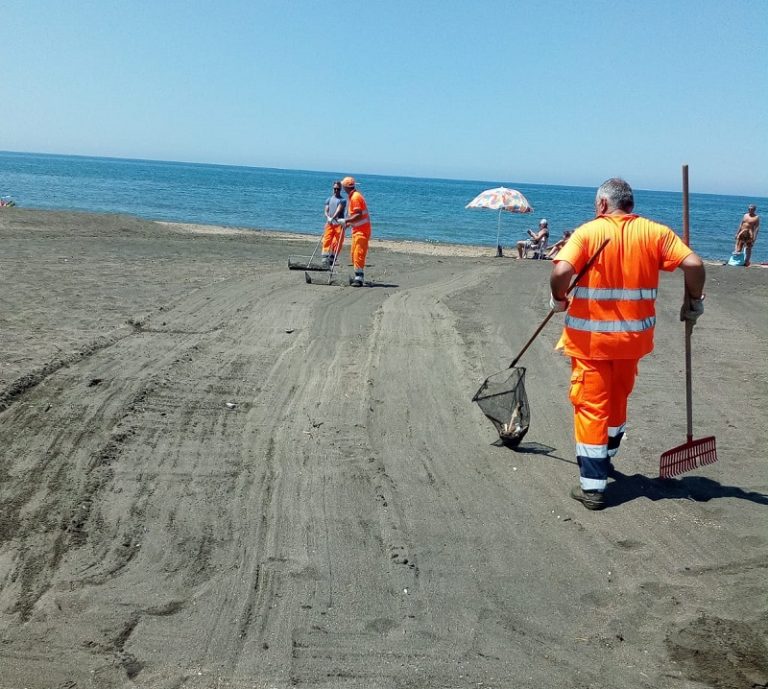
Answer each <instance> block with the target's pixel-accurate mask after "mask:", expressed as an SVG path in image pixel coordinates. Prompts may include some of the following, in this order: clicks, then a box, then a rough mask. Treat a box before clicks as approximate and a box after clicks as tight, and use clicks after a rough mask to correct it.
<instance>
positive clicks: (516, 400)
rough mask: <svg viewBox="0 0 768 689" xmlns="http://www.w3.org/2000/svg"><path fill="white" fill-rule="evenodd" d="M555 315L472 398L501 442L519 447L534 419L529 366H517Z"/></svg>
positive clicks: (588, 266) (571, 286) (578, 278)
mask: <svg viewBox="0 0 768 689" xmlns="http://www.w3.org/2000/svg"><path fill="white" fill-rule="evenodd" d="M609 241H611V240H610V239H606V240H605V241H603V243H602V244H601V245H600V246H599V247H598V249H597V251H595V253H594V255H593V256H592V257H591V258H590V259H589V260H588V261H587V263H586V264H585V266H584V267H583V268H582V269H581V270H580V271H579V272H578V274H577V275H576V277H575V278H574V279H573V281H572V282H571V285H570V287H568V291H567V292H566V296H567V295H568V294H570V293H571V290H573V288H574V287H576V285H577V283H578V282H579V280H581V278H582V277H583V276H584V273H586V272H587V271H588V270H589V269H590V267H591V266H592V264H593V263H594V262H595V259H597V257H598V256H599V255H600V252H601V251H602V250H603V249H604V248H605V245H606V244H608V242H609ZM554 315H555V310H554V309H550V311H549V313H548V314H547V317H546V318H545V319H544V320H543V321H542V322H541V325H539V327H538V328H536V332H534V333H533V335H532V336H531V339H530V340H528V342H526V343H525V345H524V346H523V348H522V349H521V350H520V353H519V354H518V355H517V356H516V357H515V358H514V359H513V361H512V363H511V364H510V365H509V367H508V368H506V369H504V370H503V371H499V372H498V373H494V374H493V375H491V376H488V378H486V379H485V381H484V382H483V384H482V385H481V386H480V388H479V389H478V391H477V392H476V393H475V395H474V397H473V398H472V401H473V402H477V406H479V407H480V411H482V412H483V414H485V415H486V416H487V417H488V418H489V419H490V420H491V422H492V423H493V425H494V426H495V427H496V432H497V433H498V434H499V438H500V439H501V442H502V443H504V445H506V446H507V447H517V446H518V445H519V444H520V442H521V441H522V439H523V438H524V437H525V434H526V433H527V432H528V427H529V425H530V421H531V410H530V407H529V406H528V395H526V393H525V368H523V367H522V366H516V364H517V362H518V361H520V358H521V357H522V356H523V354H525V352H526V350H527V349H528V347H530V346H531V343H532V342H533V341H534V340H535V339H536V338H537V337H538V335H539V333H540V332H541V331H542V330H543V329H544V326H545V325H546V324H547V323H549V319H550V318H552V316H554Z"/></svg>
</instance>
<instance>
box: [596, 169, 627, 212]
mask: <svg viewBox="0 0 768 689" xmlns="http://www.w3.org/2000/svg"><path fill="white" fill-rule="evenodd" d="M600 199H605V200H606V201H608V210H609V211H615V210H622V211H626V212H627V213H630V212H631V211H632V209H633V208H634V207H635V197H634V195H633V194H632V187H630V186H629V184H627V183H626V182H625V181H624V180H623V179H620V178H619V177H611V179H607V180H605V182H603V183H602V184H601V185H600V187H599V188H598V190H597V195H596V196H595V200H596V201H599V200H600Z"/></svg>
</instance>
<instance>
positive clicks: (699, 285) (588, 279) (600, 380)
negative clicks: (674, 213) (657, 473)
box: [550, 178, 705, 510]
mask: <svg viewBox="0 0 768 689" xmlns="http://www.w3.org/2000/svg"><path fill="white" fill-rule="evenodd" d="M634 206H635V201H634V196H633V194H632V188H631V187H630V186H629V184H627V183H626V182H625V181H624V180H622V179H617V178H614V179H609V180H608V181H606V182H603V184H602V185H601V186H600V188H599V189H598V190H597V195H596V197H595V216H596V217H595V219H594V220H592V221H590V222H588V223H585V224H584V225H582V226H581V227H579V228H577V229H576V231H575V232H574V233H573V235H572V236H571V238H570V240H569V241H568V243H567V244H566V245H565V246H564V247H563V248H562V249H561V250H560V252H559V253H558V254H557V256H555V258H554V261H555V266H554V268H553V269H552V275H551V276H550V288H551V290H552V294H551V298H550V306H551V307H552V308H553V309H554V310H555V311H566V314H565V327H564V329H563V334H562V336H561V338H560V342H558V345H557V347H558V349H560V348H562V349H563V350H564V352H565V354H567V355H568V356H570V357H571V386H570V391H569V397H570V400H571V403H572V404H573V411H574V431H575V436H576V459H577V461H578V464H579V474H580V482H579V485H578V486H576V487H574V488H573V489H572V490H571V497H572V498H574V499H575V500H578V501H579V502H581V503H582V504H583V505H584V506H585V507H586V508H587V509H590V510H599V509H602V508H603V507H605V489H606V485H607V483H608V473H609V471H610V470H611V469H612V466H611V460H612V459H613V457H615V455H616V453H617V452H618V449H619V444H620V443H621V439H622V437H623V435H624V430H625V427H626V421H627V399H628V397H629V394H630V393H631V392H632V387H633V386H634V382H635V376H636V375H637V365H638V361H639V360H640V359H641V358H642V357H644V356H645V355H646V354H648V353H649V352H651V351H652V350H653V331H654V326H655V324H656V310H655V301H656V293H657V290H658V286H659V271H660V270H665V271H673V270H675V269H676V268H681V269H682V271H683V277H684V282H685V293H686V294H685V298H684V300H683V306H682V308H681V310H680V320H683V321H684V320H690V321H693V322H695V321H696V319H697V318H698V317H699V316H700V315H701V314H702V313H704V302H703V299H704V293H703V289H704V280H705V272H704V266H703V264H702V262H701V259H700V258H699V257H698V256H697V255H696V254H695V253H693V251H691V250H690V249H689V248H688V247H687V246H686V245H685V244H684V243H683V241H682V240H681V239H680V238H679V237H678V236H677V235H676V234H675V233H674V232H673V231H672V230H671V229H670V228H669V227H666V226H665V225H660V224H658V223H655V222H652V221H651V220H647V219H645V218H641V217H640V216H638V215H635V214H633V213H632V210H633V208H634ZM605 239H609V240H610V242H609V243H608V244H607V245H606V247H605V248H604V249H603V251H602V253H601V254H600V255H599V256H598V258H597V260H596V261H595V262H594V264H593V265H592V267H591V268H590V269H589V270H588V271H587V272H586V273H585V275H584V277H583V278H582V279H581V280H580V282H579V284H578V285H577V286H576V287H575V288H574V290H573V292H572V293H571V299H570V301H568V300H566V291H567V290H568V287H569V285H570V283H571V280H572V279H573V276H574V274H575V273H577V272H578V271H579V270H581V269H582V268H583V267H584V265H585V264H586V263H587V261H588V260H589V258H590V257H591V256H592V255H594V253H595V252H596V251H597V249H598V247H599V246H600V244H601V243H602V242H603V240H605Z"/></svg>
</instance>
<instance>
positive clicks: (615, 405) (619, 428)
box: [608, 359, 638, 458]
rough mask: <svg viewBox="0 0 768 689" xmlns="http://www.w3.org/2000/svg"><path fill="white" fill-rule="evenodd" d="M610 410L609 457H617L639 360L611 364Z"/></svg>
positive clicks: (619, 360) (625, 360) (616, 361)
mask: <svg viewBox="0 0 768 689" xmlns="http://www.w3.org/2000/svg"><path fill="white" fill-rule="evenodd" d="M611 364H612V368H613V375H612V376H611V395H610V410H609V413H608V457H611V458H613V457H615V456H616V453H617V452H618V451H619V445H621V439H622V438H623V437H624V431H625V430H626V426H627V400H628V399H629V395H630V394H631V392H632V389H633V388H634V386H635V378H636V377H637V364H638V360H637V359H617V360H615V361H613V362H611Z"/></svg>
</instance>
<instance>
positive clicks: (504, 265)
mask: <svg viewBox="0 0 768 689" xmlns="http://www.w3.org/2000/svg"><path fill="white" fill-rule="evenodd" d="M0 236H1V237H2V241H3V249H2V251H1V252H0V281H1V285H0V286H1V287H2V290H1V291H0V295H1V296H0V299H1V300H2V303H1V304H0V307H1V308H0V315H1V316H2V328H0V434H2V436H1V441H2V447H3V451H2V455H1V456H0V689H19V688H20V687H29V688H30V689H43V688H48V687H68V688H69V689H74V688H75V687H77V688H85V687H95V688H102V687H104V688H111V687H146V688H147V689H150V688H151V689H156V688H158V687H162V688H165V687H168V688H170V687H190V688H194V689H198V688H200V689H202V688H208V687H211V688H213V687H216V688H220V687H235V688H245V687H259V688H267V687H277V688H280V689H282V688H283V687H294V686H296V687H317V688H319V687H322V688H324V689H325V688H327V689H331V688H334V689H335V688H337V687H365V688H373V689H376V688H379V687H381V688H392V689H395V688H396V689H402V688H405V687H413V688H414V689H415V688H419V689H432V688H434V689H438V688H442V687H462V688H463V687H484V688H486V689H487V688H489V687H495V688H499V689H501V688H506V687H531V688H534V687H536V688H540V687H579V688H585V689H586V688H587V687H617V688H619V687H626V688H627V689H629V688H630V687H631V688H637V687H647V688H649V689H650V688H651V687H662V686H663V687H673V688H680V689H683V688H684V689H694V688H699V687H708V686H709V687H733V688H741V687H745V688H747V687H753V686H761V685H765V684H766V683H768V651H767V650H766V639H767V638H768V636H767V634H766V632H767V631H768V603H767V602H766V599H765V578H766V569H767V568H768V531H767V530H766V523H767V521H768V520H767V519H766V517H767V515H768V471H767V470H766V451H765V447H766V441H768V432H766V425H765V416H766V412H768V404H766V396H767V393H766V390H768V364H766V362H767V361H768V319H766V318H765V304H766V298H767V297H768V272H767V271H765V270H761V269H759V268H757V267H755V268H750V269H746V270H744V269H735V268H728V267H724V266H708V283H707V288H706V292H707V300H706V312H705V314H704V316H703V317H702V319H701V321H700V324H699V325H697V327H696V329H695V332H694V342H693V357H694V437H701V436H704V435H710V434H715V435H716V436H717V441H718V455H719V457H720V461H719V462H718V463H717V464H714V465H711V466H708V467H705V468H702V469H699V470H696V471H694V472H691V473H689V474H685V475H683V476H681V477H679V478H678V479H672V480H666V481H661V480H658V479H655V478H654V477H655V476H656V475H657V470H658V458H659V455H660V454H661V453H662V452H663V451H665V450H668V449H670V448H671V447H674V446H676V445H679V444H680V443H682V442H684V441H685V393H684V377H683V365H684V359H683V353H682V345H683V338H682V325H681V324H680V322H679V321H678V319H677V313H678V309H679V301H680V296H681V292H682V278H681V276H680V274H679V273H677V274H665V275H663V276H662V278H663V279H662V282H661V285H660V290H659V292H660V296H659V302H658V307H657V309H658V326H657V332H656V343H657V346H656V351H655V352H654V353H653V354H652V355H651V356H649V357H647V358H646V359H644V360H643V362H642V363H641V366H640V377H639V379H638V383H637V386H636V390H635V392H634V394H633V397H632V398H631V401H630V413H629V429H628V436H627V439H626V442H625V444H624V445H623V446H622V452H621V454H620V458H619V459H618V461H617V469H618V471H619V476H618V478H617V480H616V481H615V482H612V483H611V485H610V491H611V492H610V494H609V508H608V509H606V510H605V511H603V512H598V513H592V512H588V511H586V510H585V509H584V508H583V507H582V506H581V505H580V504H578V503H576V502H574V501H573V500H570V499H569V498H568V490H569V488H570V486H571V485H573V484H574V483H575V481H576V477H577V468H576V466H575V460H574V447H573V440H572V429H571V416H570V413H571V412H570V404H569V402H568V399H567V384H568V375H569V364H568V361H567V360H565V359H564V358H562V357H561V356H559V355H558V354H556V353H555V352H554V351H553V346H554V343H555V341H556V340H557V336H558V334H559V323H557V322H554V321H553V322H552V323H550V324H549V325H548V326H547V328H546V329H545V330H544V332H543V333H542V334H541V336H540V337H539V338H538V339H537V340H536V342H535V343H534V344H533V345H532V346H531V348H530V349H529V351H528V352H527V353H526V355H525V357H524V359H523V361H522V362H521V363H522V365H525V366H526V367H527V390H528V394H529V398H530V403H531V408H532V421H531V429H530V431H529V433H528V435H527V436H526V438H525V439H524V441H523V443H522V445H521V446H520V447H519V448H518V449H517V450H516V451H512V450H509V449H506V448H504V447H499V446H498V445H497V444H496V443H495V441H496V436H495V432H494V430H493V427H492V426H491V424H490V423H489V422H488V421H487V420H486V419H485V418H484V417H483V416H482V414H481V413H480V411H479V410H478V409H477V407H476V406H475V405H474V404H472V403H471V402H470V398H471V396H472V394H473V393H474V391H475V390H476V388H477V387H478V385H479V384H480V382H481V381H482V380H483V379H484V378H485V377H486V376H487V375H489V374H490V373H493V372H495V371H497V370H500V369H503V368H504V367H506V366H507V365H508V364H509V362H510V360H511V359H512V358H513V357H514V356H515V354H516V353H517V351H518V350H519V349H520V347H521V346H522V344H523V343H524V342H525V341H526V340H527V339H528V338H529V337H530V335H531V334H532V332H533V330H534V329H535V327H536V326H537V325H538V323H539V322H540V321H541V320H542V319H543V317H544V316H545V315H546V312H547V298H548V282H547V279H548V275H549V270H550V268H551V264H550V263H549V262H546V261H514V260H512V258H511V254H512V249H506V248H505V253H507V254H509V256H507V257H505V258H502V259H497V258H495V257H494V254H495V247H484V248H483V247H444V246H439V245H434V246H433V245H430V244H418V243H411V242H404V243H400V242H389V243H385V242H378V241H376V240H374V241H372V243H371V249H370V252H369V266H368V269H367V271H366V278H367V279H368V280H370V281H371V283H372V285H373V286H372V287H369V288H362V289H354V288H351V287H349V286H347V285H344V284H341V285H340V286H323V285H315V284H312V285H307V284H306V283H305V281H304V277H303V273H302V272H301V271H289V270H288V269H287V260H288V256H289V255H290V254H306V255H309V254H311V253H312V249H313V247H314V244H315V243H316V241H317V237H313V236H307V237H306V238H303V237H299V236H295V235H294V236H286V235H282V234H281V235H277V236H274V235H273V234H271V233H265V232H255V231H252V230H238V229H228V228H209V227H203V226H195V225H184V224H169V223H153V222H147V221H143V220H138V219H136V218H131V217H126V216H115V215H104V216H101V215H90V214H77V213H57V212H39V211H26V210H22V209H18V208H12V209H3V211H2V213H0ZM347 257H348V254H346V255H345V259H346V258H347ZM343 268H344V270H343V271H342V274H341V277H342V278H346V275H347V274H348V273H349V272H351V268H350V267H349V266H348V265H347V261H346V260H345V262H344V266H343ZM341 282H342V283H343V282H344V280H342V281H341Z"/></svg>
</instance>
